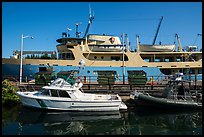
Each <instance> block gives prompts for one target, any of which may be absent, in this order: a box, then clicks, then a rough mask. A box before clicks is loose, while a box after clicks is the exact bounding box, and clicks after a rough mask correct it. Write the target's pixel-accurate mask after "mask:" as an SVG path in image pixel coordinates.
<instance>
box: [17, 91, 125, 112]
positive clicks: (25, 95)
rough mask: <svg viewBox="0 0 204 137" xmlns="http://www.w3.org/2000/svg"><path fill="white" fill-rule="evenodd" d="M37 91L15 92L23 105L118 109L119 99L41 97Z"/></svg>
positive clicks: (91, 109)
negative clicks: (37, 94)
mask: <svg viewBox="0 0 204 137" xmlns="http://www.w3.org/2000/svg"><path fill="white" fill-rule="evenodd" d="M35 93H37V92H17V94H18V95H19V96H20V99H21V102H22V104H23V105H24V106H29V107H34V108H40V109H51V110H66V111H118V110H119V107H120V106H121V100H72V99H70V98H60V99H59V98H58V97H43V96H36V95H34V94H35Z"/></svg>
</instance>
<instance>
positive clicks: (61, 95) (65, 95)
mask: <svg viewBox="0 0 204 137" xmlns="http://www.w3.org/2000/svg"><path fill="white" fill-rule="evenodd" d="M58 93H59V96H60V97H67V98H71V97H70V96H69V94H68V93H67V92H66V91H64V90H59V91H58Z"/></svg>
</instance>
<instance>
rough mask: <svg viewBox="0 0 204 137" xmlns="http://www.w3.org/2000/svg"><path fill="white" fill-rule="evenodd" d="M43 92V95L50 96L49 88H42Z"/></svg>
mask: <svg viewBox="0 0 204 137" xmlns="http://www.w3.org/2000/svg"><path fill="white" fill-rule="evenodd" d="M41 92H42V93H41V94H42V95H45V96H50V93H49V90H47V89H42V90H41Z"/></svg>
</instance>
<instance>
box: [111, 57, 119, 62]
mask: <svg viewBox="0 0 204 137" xmlns="http://www.w3.org/2000/svg"><path fill="white" fill-rule="evenodd" d="M111 60H112V61H119V60H120V57H119V56H111Z"/></svg>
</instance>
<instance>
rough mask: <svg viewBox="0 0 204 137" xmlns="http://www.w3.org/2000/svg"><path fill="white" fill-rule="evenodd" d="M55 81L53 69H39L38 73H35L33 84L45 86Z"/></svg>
mask: <svg viewBox="0 0 204 137" xmlns="http://www.w3.org/2000/svg"><path fill="white" fill-rule="evenodd" d="M54 79H55V73H54V71H53V67H39V72H37V73H35V84H37V85H47V84H48V83H50V82H51V81H52V80H54Z"/></svg>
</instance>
